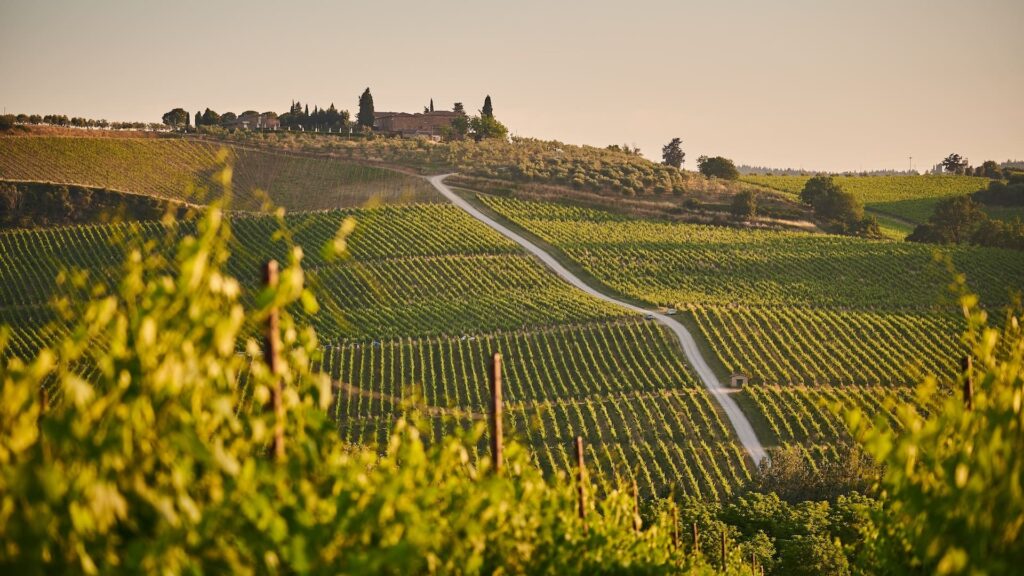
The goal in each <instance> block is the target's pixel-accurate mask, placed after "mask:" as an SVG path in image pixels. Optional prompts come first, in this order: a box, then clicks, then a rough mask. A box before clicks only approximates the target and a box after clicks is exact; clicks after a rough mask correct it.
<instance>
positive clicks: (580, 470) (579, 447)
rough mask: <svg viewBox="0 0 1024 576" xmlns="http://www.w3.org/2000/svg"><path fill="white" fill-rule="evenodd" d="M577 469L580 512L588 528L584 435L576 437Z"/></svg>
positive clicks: (584, 527)
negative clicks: (584, 483) (584, 482)
mask: <svg viewBox="0 0 1024 576" xmlns="http://www.w3.org/2000/svg"><path fill="white" fill-rule="evenodd" d="M576 470H577V477H576V480H577V490H578V491H579V496H580V497H579V504H580V507H579V514H580V520H583V529H584V530H586V528H587V493H586V491H585V490H584V489H583V481H584V479H585V478H586V469H585V468H584V466H583V437H582V436H577V437H576Z"/></svg>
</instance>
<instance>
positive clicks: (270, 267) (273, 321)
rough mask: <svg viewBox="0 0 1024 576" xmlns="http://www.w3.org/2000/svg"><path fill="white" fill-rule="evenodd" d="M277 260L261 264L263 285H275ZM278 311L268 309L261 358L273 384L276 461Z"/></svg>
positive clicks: (279, 430) (279, 442)
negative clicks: (268, 370) (265, 363)
mask: <svg viewBox="0 0 1024 576" xmlns="http://www.w3.org/2000/svg"><path fill="white" fill-rule="evenodd" d="M277 272H278V269H277V260H270V261H268V262H267V263H266V264H264V265H263V285H264V286H265V287H267V288H275V287H276V286H277V276H278V274H277ZM278 324H279V319H278V311H277V308H276V307H272V308H271V309H270V314H269V315H268V316H267V326H266V330H267V332H266V334H265V336H264V339H263V358H264V359H265V360H266V362H267V366H268V367H269V368H270V374H271V376H272V378H273V381H274V384H273V387H272V388H271V391H270V402H271V405H272V407H273V409H274V441H273V443H272V444H271V448H270V450H271V454H272V455H273V457H274V459H275V460H277V461H278V462H281V461H283V460H284V399H283V398H282V397H281V378H280V374H281V362H280V354H281V334H280V330H279V326H278Z"/></svg>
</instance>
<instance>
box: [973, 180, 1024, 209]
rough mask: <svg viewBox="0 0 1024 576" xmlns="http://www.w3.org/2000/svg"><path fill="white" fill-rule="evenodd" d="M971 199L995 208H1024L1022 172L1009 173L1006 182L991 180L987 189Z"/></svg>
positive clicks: (978, 192)
mask: <svg viewBox="0 0 1024 576" xmlns="http://www.w3.org/2000/svg"><path fill="white" fill-rule="evenodd" d="M971 197H972V198H974V200H975V201H977V202H980V203H982V204H991V205H995V206H1024V172H1010V173H1009V175H1008V178H1007V181H1006V182H1003V181H1001V180H993V181H992V182H989V184H988V188H986V189H985V190H979V191H977V192H975V193H974V194H971Z"/></svg>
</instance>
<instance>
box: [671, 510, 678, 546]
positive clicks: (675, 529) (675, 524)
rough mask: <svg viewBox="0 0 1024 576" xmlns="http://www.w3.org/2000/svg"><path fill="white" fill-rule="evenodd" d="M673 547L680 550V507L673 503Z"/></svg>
mask: <svg viewBox="0 0 1024 576" xmlns="http://www.w3.org/2000/svg"><path fill="white" fill-rule="evenodd" d="M672 549H673V550H679V507H678V506H676V504H675V502H673V503H672Z"/></svg>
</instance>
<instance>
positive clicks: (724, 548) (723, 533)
mask: <svg viewBox="0 0 1024 576" xmlns="http://www.w3.org/2000/svg"><path fill="white" fill-rule="evenodd" d="M725 556H726V544H725V526H722V570H725Z"/></svg>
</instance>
